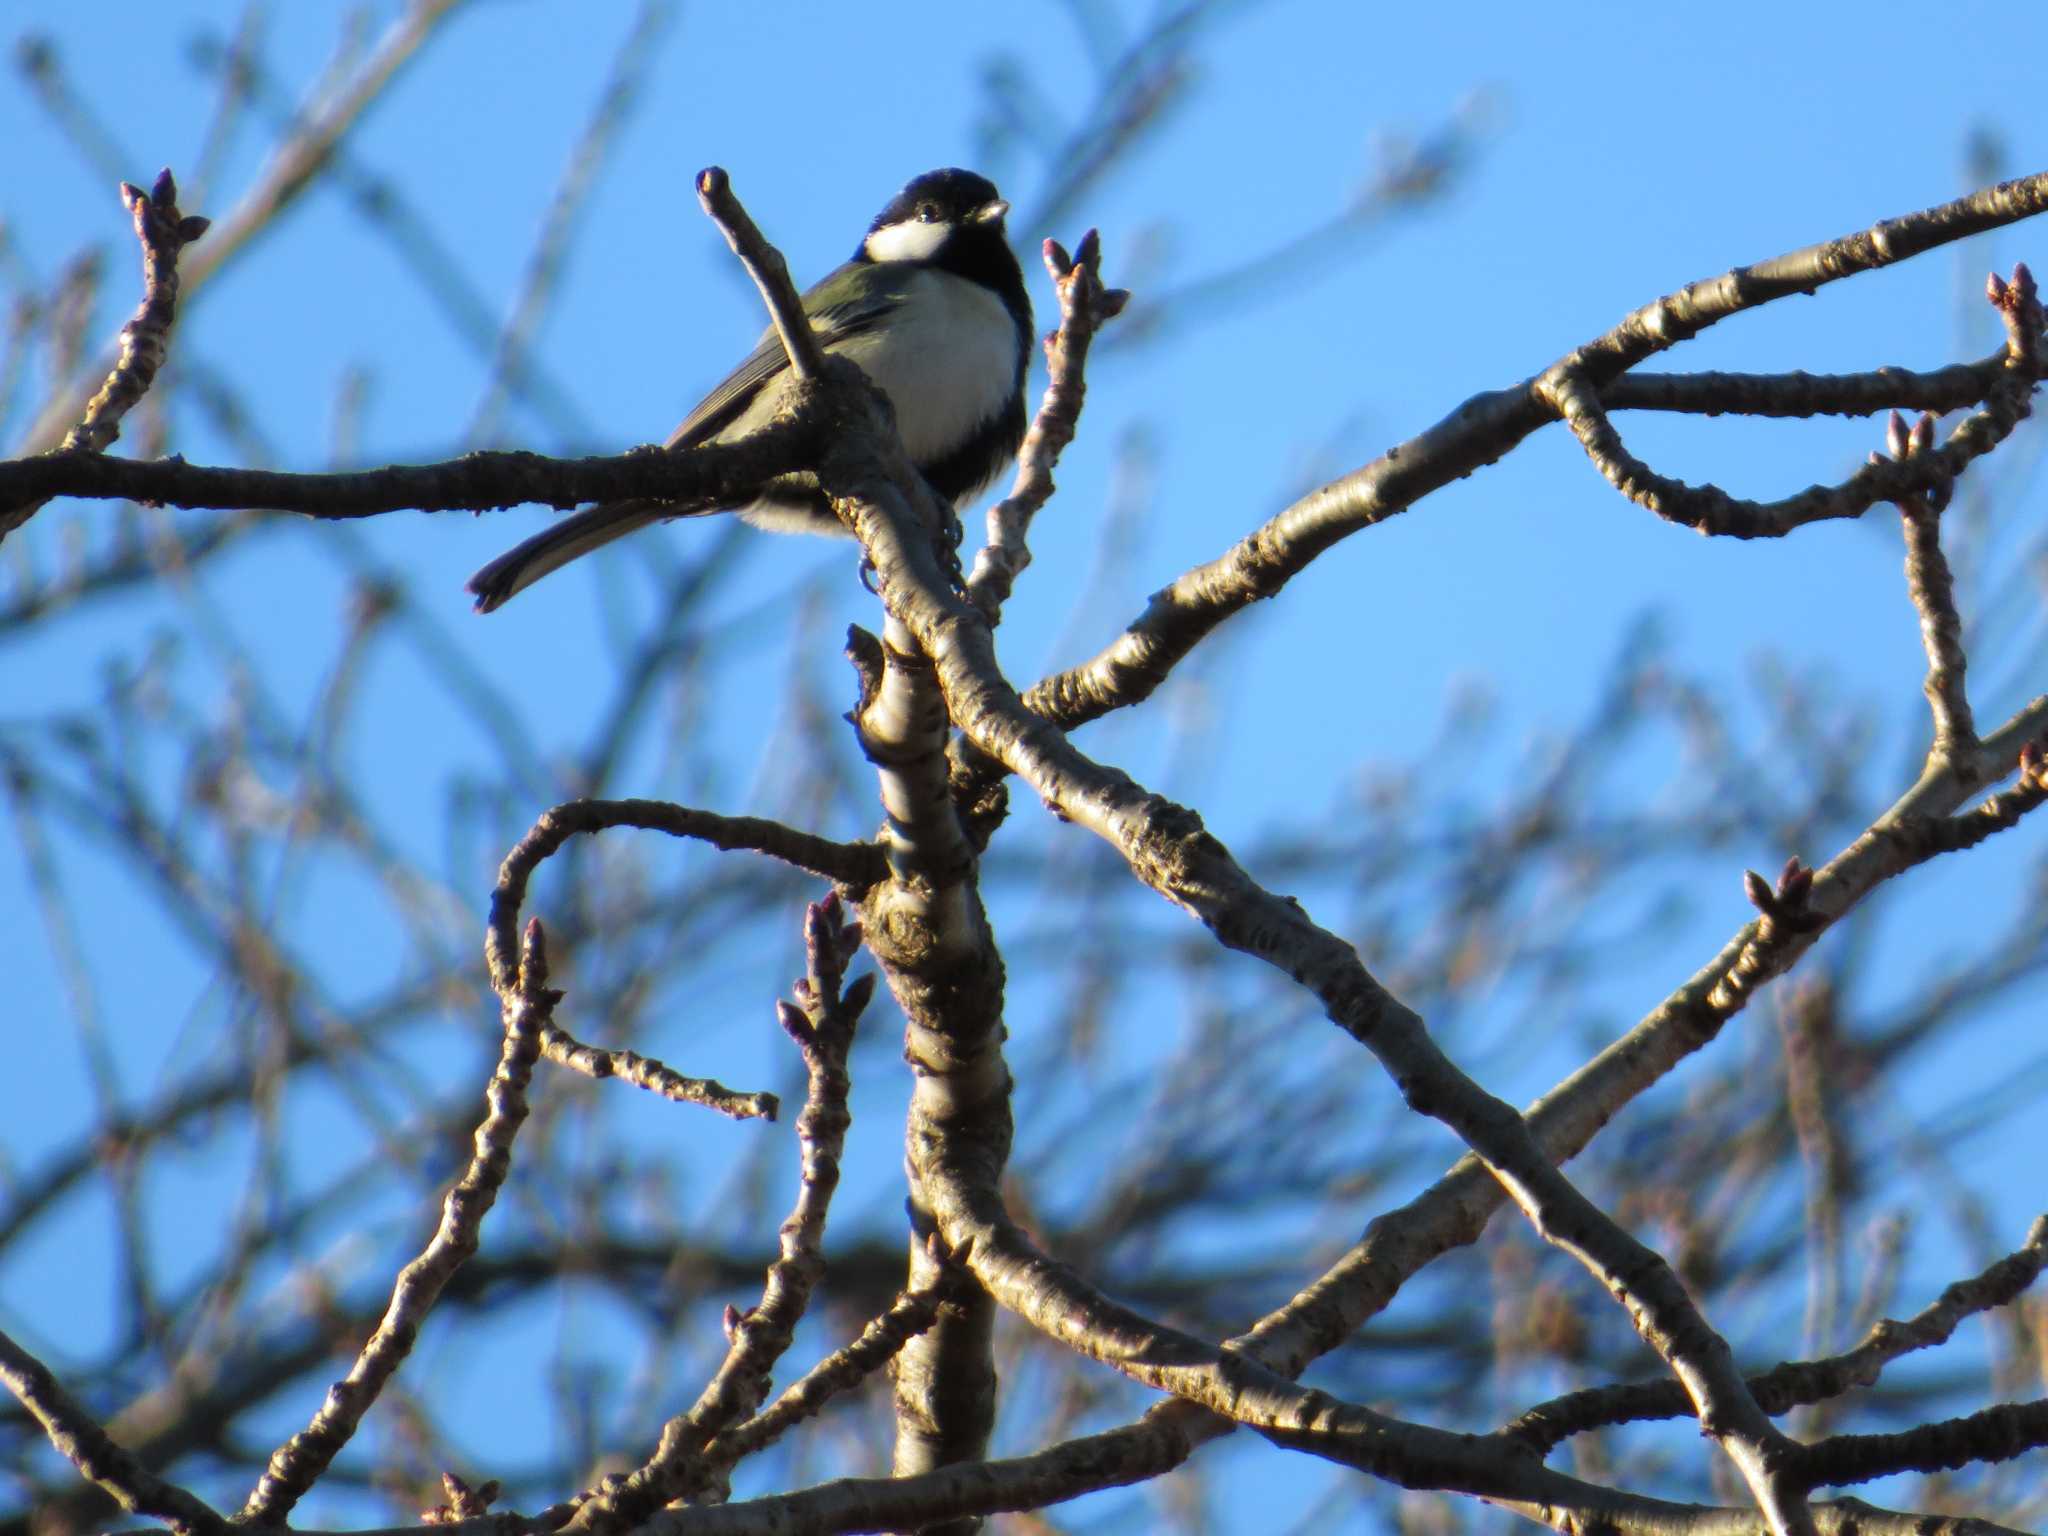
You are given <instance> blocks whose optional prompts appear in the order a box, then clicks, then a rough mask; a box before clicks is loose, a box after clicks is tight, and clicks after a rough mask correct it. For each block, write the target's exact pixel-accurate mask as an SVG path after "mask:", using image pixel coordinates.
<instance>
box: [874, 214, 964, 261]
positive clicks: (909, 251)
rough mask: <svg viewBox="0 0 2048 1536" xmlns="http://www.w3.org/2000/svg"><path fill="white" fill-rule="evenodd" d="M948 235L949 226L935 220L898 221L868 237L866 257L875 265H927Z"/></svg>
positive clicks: (950, 230) (949, 232) (951, 228)
mask: <svg viewBox="0 0 2048 1536" xmlns="http://www.w3.org/2000/svg"><path fill="white" fill-rule="evenodd" d="M952 232H953V226H952V225H950V224H947V223H943V222H941V221H940V220H937V219H933V220H931V221H930V222H928V223H927V222H926V221H924V220H922V219H901V220H899V221H897V222H896V223H894V224H885V225H883V226H882V227H881V228H880V229H878V230H876V231H875V232H874V233H873V234H871V235H869V236H868V240H867V249H868V255H869V256H870V257H872V258H873V259H874V260H876V261H927V260H929V259H930V258H931V255H932V253H933V252H934V251H936V250H937V249H938V248H939V247H940V246H942V245H944V244H945V243H946V236H948V235H950V234H951V233H952Z"/></svg>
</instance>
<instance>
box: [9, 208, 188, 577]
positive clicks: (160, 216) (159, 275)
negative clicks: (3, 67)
mask: <svg viewBox="0 0 2048 1536" xmlns="http://www.w3.org/2000/svg"><path fill="white" fill-rule="evenodd" d="M121 201H122V202H123V203H124V204H126V205H127V208H128V212H129V214H130V215H131V216H132V217H133V219H134V220H135V238H136V240H137V241H139V242H140V243H141V246H142V303H141V304H140V305H138V306H137V307H136V310H135V313H134V315H133V316H132V317H130V319H129V321H128V323H127V324H126V325H124V326H122V327H121V335H120V341H119V347H118V351H117V354H116V356H115V359H114V366H113V368H112V369H111V370H110V371H109V372H108V374H107V378H106V382H105V383H104V384H102V385H100V388H99V393H98V394H96V395H94V396H93V397H92V399H91V400H89V401H87V402H86V406H85V414H84V416H82V417H81V418H80V419H79V422H78V424H77V425H76V426H74V427H73V428H72V429H71V430H70V431H69V432H67V433H65V434H64V441H63V444H62V446H61V448H60V450H59V451H60V452H64V453H88V454H92V453H104V452H105V451H106V449H107V448H108V447H109V446H110V445H111V444H112V443H113V442H114V440H115V439H116V438H118V437H119V436H120V435H121V418H122V417H124V416H126V415H127V414H128V412H129V411H130V410H131V409H132V408H133V407H134V406H135V404H136V402H137V401H139V400H140V399H141V398H142V397H143V395H145V394H146V393H148V391H149V386H150V385H151V384H153V383H154V382H156V374H157V370H158V369H159V368H161V367H162V366H163V363H164V357H165V355H166V354H167V353H168V352H169V350H170V344H171V326H172V325H173V324H174V323H175V322H176V320H177V318H178V256H179V253H180V252H182V251H183V250H184V249H185V247H186V246H188V245H190V244H191V243H192V242H193V241H195V240H197V239H198V238H199V237H200V236H201V235H203V234H205V233H206V230H207V223H208V221H207V220H205V219H202V218H200V217H199V216H198V215H197V214H182V213H180V212H179V211H178V183H177V181H176V180H175V179H174V178H173V177H172V175H171V173H170V171H169V170H168V169H166V170H164V171H161V172H159V173H158V175H157V178H156V184H155V185H154V186H153V187H151V188H150V190H149V191H147V192H145V191H143V190H142V188H140V187H138V186H134V185H132V184H131V183H129V182H125V181H124V182H122V183H121ZM46 502H47V498H44V499H42V500H28V501H23V502H21V503H19V504H17V505H14V506H11V507H10V506H7V505H5V503H4V500H0V539H4V538H6V537H7V535H8V534H10V533H12V532H13V531H14V530H15V529H17V528H19V527H20V526H21V525H22V524H23V523H25V522H27V521H28V520H29V519H30V518H31V517H34V516H35V514H36V513H37V512H38V511H39V510H40V509H41V508H42V507H43V506H44V505H45V504H46Z"/></svg>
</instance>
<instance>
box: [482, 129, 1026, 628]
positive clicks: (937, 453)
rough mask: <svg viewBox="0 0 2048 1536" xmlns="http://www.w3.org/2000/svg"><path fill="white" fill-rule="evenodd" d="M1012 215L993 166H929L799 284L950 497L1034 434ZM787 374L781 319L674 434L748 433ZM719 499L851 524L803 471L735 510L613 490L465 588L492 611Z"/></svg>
mask: <svg viewBox="0 0 2048 1536" xmlns="http://www.w3.org/2000/svg"><path fill="white" fill-rule="evenodd" d="M1009 211H1010V205H1009V204H1008V203H1007V202H1005V201H1004V200H1003V198H1002V196H1001V195H1000V194H999V193H998V192H997V191H996V188H995V184H994V183H993V182H991V181H989V180H987V179H986V178H985V177H982V176H978V175H976V174H975V173H974V172H972V171H965V170H960V169H958V168H957V167H955V168H948V169H945V170H937V171H927V172H926V173H925V174H924V175H922V176H918V177H916V178H914V179H913V180H912V181H910V182H909V183H908V184H907V185H906V186H905V187H904V188H903V190H902V191H900V192H898V193H897V194H896V195H895V196H894V197H892V198H890V199H889V201H888V202H887V203H886V204H884V205H883V208H882V211H881V212H880V213H878V214H876V215H875V218H874V222H873V223H871V224H870V225H869V226H868V229H867V233H866V235H865V236H863V237H862V239H861V242H860V245H859V246H858V248H856V249H855V251H854V253H853V259H852V260H850V261H848V262H847V263H846V264H845V265H844V266H841V267H839V268H838V269H837V270H835V271H833V272H832V273H831V274H830V275H828V276H827V277H825V278H824V279H823V280H822V281H821V282H819V283H818V284H817V285H816V286H815V287H813V288H811V289H810V290H809V291H807V292H806V293H805V294H804V296H803V307H804V313H805V314H806V315H807V316H809V318H810V321H811V325H812V328H813V329H814V330H815V331H816V332H817V335H818V341H819V343H820V345H821V346H822V347H823V348H824V350H825V351H827V352H829V353H832V354H834V355H836V356H839V357H845V358H850V359H851V360H852V361H854V362H856V363H858V364H859V365H860V367H861V368H862V370H863V371H864V372H865V373H866V374H867V376H868V378H869V379H871V380H872V381H873V382H874V383H875V384H876V386H877V387H879V388H880V389H881V390H882V392H883V393H884V394H886V395H887V396H888V397H889V403H890V405H891V406H892V407H893V408H894V409H895V413H896V427H897V431H898V432H899V433H900V434H901V435H902V438H903V446H904V448H905V449H906V450H908V452H909V455H910V460H911V462H912V463H913V464H915V465H916V466H917V469H918V471H919V473H921V474H922V475H923V476H924V478H925V480H926V481H927V482H928V483H929V484H930V485H931V487H932V489H933V490H935V491H936V492H938V494H939V495H940V496H941V497H942V498H944V499H945V500H946V501H948V502H950V503H951V504H953V505H954V506H955V507H958V506H960V505H962V504H964V503H967V502H969V501H971V500H972V499H973V498H974V497H975V496H977V495H979V494H980V493H981V492H982V491H984V490H986V489H987V488H988V486H989V485H990V484H991V483H993V482H994V480H995V479H996V477H997V476H998V475H1000V474H1001V473H1002V472H1003V470H1004V469H1005V468H1006V467H1007V466H1008V465H1009V464H1010V463H1011V462H1012V461H1013V460H1014V459H1015V458H1016V456H1017V448H1018V445H1019V444H1020V443H1022V442H1023V440H1024V374H1025V369H1026V367H1027V366H1028V364H1029V361H1030V356H1031V337H1032V330H1031V296H1030V294H1029V293H1027V292H1026V291H1025V287H1024V274H1023V271H1022V270H1021V269H1020V268H1019V267H1018V265H1017V257H1016V255H1015V254H1014V253H1013V252H1012V251H1011V249H1010V242H1009V236H1008V234H1007V233H1006V232H1005V229H1004V222H1003V221H1004V217H1005V216H1006V215H1007V214H1008V213H1009ZM792 382H793V378H792V375H791V373H790V369H789V358H788V356H787V354H785V353H784V351H783V348H782V342H781V339H780V338H779V337H778V336H777V335H776V333H775V330H774V328H773V327H772V326H771V327H770V328H769V329H768V330H767V331H765V332H764V333H763V334H762V337H761V341H760V344H759V345H758V346H756V347H755V348H754V350H753V351H752V352H750V353H748V354H747V357H746V359H745V360H744V361H743V362H741V363H740V365H739V366H738V367H737V368H735V369H734V370H733V371H732V372H731V373H729V374H727V375H726V377H725V378H724V379H723V380H722V381H721V382H720V383H719V384H718V385H717V386H716V387H715V388H714V389H713V390H712V391H711V393H710V394H708V395H706V396H705V397H704V399H703V400H702V401H701V402H700V403H699V404H698V406H697V408H696V409H695V410H693V411H691V412H690V414H689V415H688V416H686V417H685V418H684V419H683V423H682V425H681V426H679V427H677V428H676V429H675V431H674V432H673V433H671V434H670V436H669V438H668V446H669V447H671V448H695V447H701V446H703V445H704V444H707V443H731V442H737V441H738V440H739V439H741V438H743V437H745V436H747V435H748V434H750V433H753V432H756V431H758V430H760V429H761V428H762V427H764V426H766V425H767V424H768V423H769V422H770V421H772V420H773V419H774V418H775V416H776V414H777V413H778V412H779V411H780V410H781V408H782V406H783V403H784V401H785V400H786V398H787V396H788V393H789V390H790V387H791V385H792ZM723 510H732V511H737V512H738V513H739V515H740V516H741V517H743V518H745V519H746V520H747V521H748V522H750V523H752V524H754V525H755V526H756V527H761V528H768V529H772V530H775V531H777V532H803V533H830V534H844V533H846V532H847V530H846V529H845V527H844V526H843V525H842V524H841V523H840V521H839V519H838V518H837V517H836V516H834V515H833V512H832V508H831V506H830V504H829V503H828V502H827V501H826V499H825V496H824V494H823V493H822V492H821V491H820V490H819V488H818V485H817V481H816V478H815V476H808V475H789V476H784V477H782V478H780V479H778V480H776V481H774V482H772V483H771V484H770V485H769V487H768V488H767V489H766V490H765V491H763V492H762V493H761V495H760V496H758V497H757V498H756V499H755V500H753V501H752V502H749V503H748V504H747V505H745V506H741V507H736V508H729V509H728V508H688V507H678V506H677V505H675V504H674V503H669V502H661V501H652V500H645V499H636V500H631V501H614V502H604V503H601V504H599V505H597V506H594V507H587V508H585V509H583V510H582V511H580V512H576V513H573V514H571V515H570V516H568V517H566V518H563V519H562V520H560V521H559V522H557V523H555V524H554V525H553V526H552V527H550V528H548V529H546V530H544V531H543V532H541V533H537V534H535V535H534V536H533V537H532V538H530V539H528V540H526V541H525V542H524V543H522V544H519V545H517V546H516V547H514V548H512V549H510V550H508V551H506V552H505V553H504V554H502V555H500V556H499V557H498V558H497V559H495V560H493V561H491V563H490V564H488V565H486V566H484V567H483V568H482V569H481V570H479V571H478V572H477V573H476V574H475V575H474V576H472V577H470V579H469V591H470V592H471V593H473V594H474V595H475V598H476V610H477V612H479V613H489V612H490V611H491V610H492V609H494V608H497V607H498V606H500V605H501V604H503V603H505V602H506V601H507V600H509V599H510V598H512V597H513V596H515V595H516V594H518V593H520V592H522V591H524V590H525V589H526V588H527V587H529V586H531V585H532V584H533V583H534V582H536V581H538V580H540V579H541V577H543V576H545V575H547V574H548V573H549V572H551V571H556V570H559V569H561V567H563V566H564V565H567V564H568V563H569V562H570V561H572V560H576V559H580V558H581V557H582V556H584V555H587V554H589V553H590V552H591V551H592V550H594V549H597V548H599V547H600V546H602V545H605V544H609V543H610V542H611V541H612V540H613V539H616V538H619V537H621V536H622V535H624V534H628V533H631V532H633V531H634V530H635V529H637V528H643V527H645V526H647V525H648V524H649V523H654V522H659V521H661V520H662V519H664V518H669V517H679V516H695V515H701V513H702V512H704V511H723Z"/></svg>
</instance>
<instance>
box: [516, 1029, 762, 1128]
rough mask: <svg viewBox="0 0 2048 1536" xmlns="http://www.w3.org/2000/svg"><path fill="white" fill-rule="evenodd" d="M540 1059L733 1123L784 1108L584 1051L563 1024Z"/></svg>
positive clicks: (545, 1038)
mask: <svg viewBox="0 0 2048 1536" xmlns="http://www.w3.org/2000/svg"><path fill="white" fill-rule="evenodd" d="M540 1048H541V1053H542V1054H543V1055H544V1056H546V1057H547V1059H548V1060H549V1061H552V1062H553V1063H554V1064H555V1065H556V1066H558V1067H566V1068H568V1069H569V1070H570V1071H571V1072H580V1073H582V1074H583V1075H584V1076H585V1077H590V1078H596V1079H598V1080H600V1081H602V1080H603V1079H605V1078H608V1077H616V1078H619V1079H620V1080H621V1081H623V1082H628V1083H631V1084H632V1085H633V1086H634V1087H635V1088H644V1089H646V1090H647V1091H648V1092H649V1093H658V1094H660V1095H661V1096H662V1097H663V1098H664V1099H669V1100H671V1101H673V1102H674V1103H677V1104H701V1105H703V1106H704V1107H705V1108H706V1109H715V1110H717V1111H718V1112H719V1113H720V1114H721V1115H730V1116H732V1117H733V1119H735V1120H753V1119H760V1120H773V1119H774V1118H775V1117H776V1115H777V1114H779V1113H780V1112H781V1109H782V1104H781V1101H780V1100H779V1099H777V1098H776V1097H775V1095H774V1094H772V1093H741V1092H739V1091H737V1090H735V1089H732V1088H728V1087H726V1086H725V1084H723V1083H721V1082H719V1081H718V1080H717V1079H716V1078H711V1077H686V1076H684V1075H683V1074H682V1073H680V1072H678V1071H676V1070H675V1068H673V1067H670V1066H666V1065H664V1064H663V1063H661V1062H659V1061H656V1060H655V1059H654V1058H653V1057H651V1056H642V1055H641V1054H640V1053H639V1052H637V1051H627V1050H608V1049H606V1048H605V1047H604V1046H601V1045H586V1044H584V1043H583V1042H582V1041H581V1040H578V1039H577V1038H576V1037H575V1036H573V1035H571V1034H570V1033H569V1032H568V1031H567V1030H566V1029H563V1028H562V1027H561V1026H560V1025H559V1024H549V1025H548V1026H547V1028H545V1029H544V1030H542V1031H541V1036H540Z"/></svg>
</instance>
